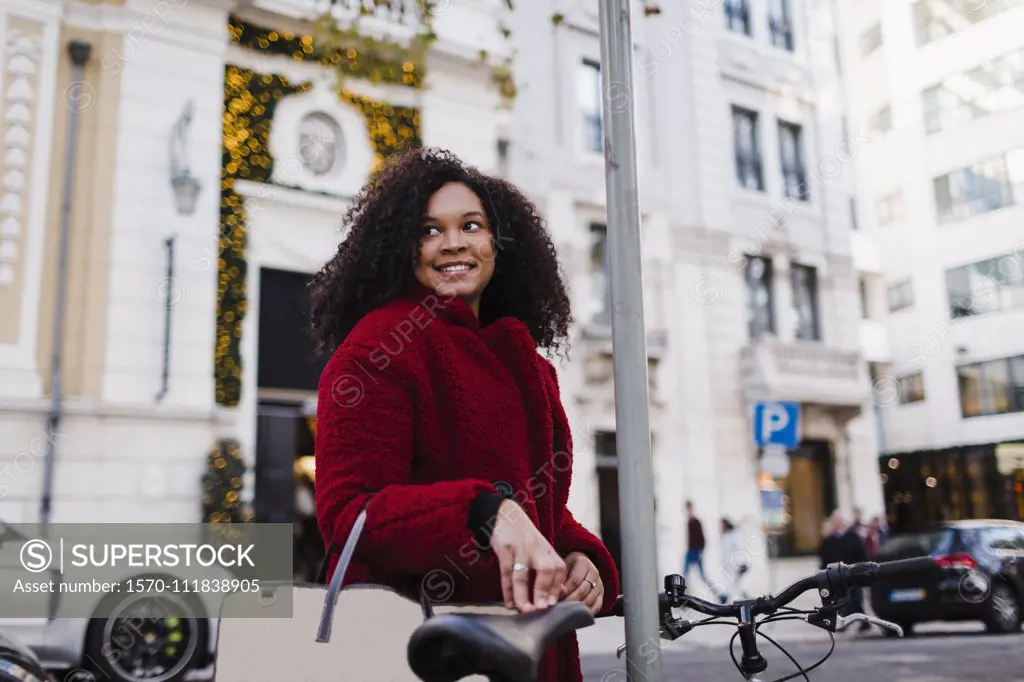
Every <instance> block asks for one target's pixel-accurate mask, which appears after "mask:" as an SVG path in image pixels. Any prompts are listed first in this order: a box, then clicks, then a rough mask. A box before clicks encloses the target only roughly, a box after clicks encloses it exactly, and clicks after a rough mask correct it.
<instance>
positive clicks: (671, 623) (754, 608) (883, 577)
mask: <svg viewBox="0 0 1024 682" xmlns="http://www.w3.org/2000/svg"><path fill="white" fill-rule="evenodd" d="M933 568H934V564H933V563H932V560H931V558H930V557H922V558H919V559H904V560H902V561H890V562H886V563H882V564H878V563H875V562H873V561H865V562H862V563H856V564H850V565H846V564H843V563H834V564H829V565H828V566H827V567H825V568H824V569H822V570H820V571H818V572H817V573H815V574H814V575H813V576H809V577H807V578H802V579H800V580H798V581H796V582H795V583H793V584H792V585H789V586H788V587H786V588H785V589H784V590H782V592H780V593H779V595H778V596H775V597H773V596H771V595H766V596H763V597H758V598H757V599H750V600H744V601H739V602H734V603H732V604H712V603H710V602H706V601H704V600H703V599H698V598H697V597H692V596H690V595H688V594H686V581H685V580H684V579H683V577H682V576H680V575H670V576H666V577H665V591H664V592H662V593H660V594H659V595H658V612H659V614H660V621H661V633H662V638H663V639H669V640H674V639H677V638H678V637H681V636H682V635H684V634H686V633H687V632H689V631H690V630H692V629H693V628H694V627H695V626H696V625H700V624H701V623H694V622H692V621H689V620H683V619H678V618H674V617H673V615H672V609H673V607H676V608H679V607H689V608H691V609H693V610H694V611H699V612H700V613H703V614H705V615H708V616H712V617H713V618H736V619H737V621H738V623H737V634H736V636H737V637H739V640H740V645H741V647H742V649H743V656H742V658H741V659H740V661H738V662H737V661H736V659H735V658H734V659H733V661H734V662H736V666H737V668H738V669H739V670H740V672H741V673H743V674H744V675H746V676H747V677H748V678H749V677H750V676H752V675H756V674H758V673H760V672H763V671H764V670H765V669H766V668H767V667H768V662H767V661H766V660H765V658H764V656H762V655H761V654H760V652H758V650H757V634H758V632H757V628H758V626H759V623H758V621H757V620H756V617H757V616H759V615H767V616H769V617H770V616H773V615H774V614H775V613H776V612H778V611H779V610H780V609H782V608H784V607H786V606H787V605H788V604H790V603H791V602H793V601H794V600H796V598H797V597H799V596H800V595H802V594H804V593H805V592H808V591H810V590H817V591H818V595H819V596H820V597H821V607H820V608H816V609H815V610H814V611H813V612H806V613H807V616H806V620H807V622H808V623H811V624H813V625H816V626H818V627H822V628H824V629H826V630H828V631H829V632H835V631H836V628H837V626H838V624H839V622H840V621H841V620H842V619H840V618H838V613H837V612H838V611H839V608H840V607H841V606H842V605H843V604H844V603H846V601H845V600H846V599H848V597H849V594H850V590H851V589H853V588H857V587H868V586H870V585H874V584H875V583H879V582H884V581H887V580H890V579H893V578H898V577H903V576H913V575H919V574H921V573H924V572H926V571H929V570H931V569H933ZM613 612H614V614H615V615H617V616H622V615H624V612H625V602H624V601H623V598H622V597H621V596H620V597H619V598H618V600H617V601H616V603H615V608H614V610H613ZM799 613H805V612H799ZM768 620H769V621H770V620H771V618H768ZM761 622H764V621H761ZM624 648H625V646H623V648H622V649H620V652H621V651H622V650H624ZM826 658H827V656H826ZM823 660H824V659H823ZM783 679H786V678H783Z"/></svg>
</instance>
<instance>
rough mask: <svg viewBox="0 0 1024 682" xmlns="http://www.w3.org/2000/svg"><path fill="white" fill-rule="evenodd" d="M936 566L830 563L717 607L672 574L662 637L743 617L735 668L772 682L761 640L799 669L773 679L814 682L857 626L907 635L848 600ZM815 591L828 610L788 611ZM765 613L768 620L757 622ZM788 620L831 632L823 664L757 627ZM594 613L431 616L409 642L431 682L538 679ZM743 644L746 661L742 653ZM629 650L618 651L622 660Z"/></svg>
mask: <svg viewBox="0 0 1024 682" xmlns="http://www.w3.org/2000/svg"><path fill="white" fill-rule="evenodd" d="M932 569H934V564H933V563H932V561H931V559H930V558H928V557H923V558H917V559H905V560H902V561H891V562H887V563H882V564H878V563H875V562H863V563H857V564H850V565H846V564H842V563H836V564H830V565H829V566H827V567H826V568H824V569H822V570H820V571H818V572H817V573H815V574H814V575H813V576H810V577H807V578H803V579H801V580H798V581H796V582H795V583H793V584H792V585H790V586H789V587H787V588H785V589H784V590H782V592H780V593H779V595H778V596H777V597H773V596H771V595H765V596H762V597H758V598H756V599H749V600H742V601H736V602H733V603H731V604H712V603H710V602H707V601H704V600H702V599H698V598H697V597H692V596H689V595H687V594H686V581H685V579H684V578H683V577H682V576H680V575H675V574H673V575H668V576H666V577H665V591H664V592H661V593H660V594H659V595H658V611H659V620H660V631H661V638H662V639H664V640H667V641H674V640H676V639H678V638H680V637H682V636H683V635H685V634H686V633H688V632H690V631H692V630H693V629H694V628H696V627H700V626H704V625H711V624H719V625H722V624H728V623H724V622H723V621H721V619H723V618H735V619H736V620H737V624H736V633H735V634H733V637H732V639H731V640H730V641H729V653H730V656H731V657H732V661H733V664H734V665H735V666H736V669H737V670H738V671H739V672H740V674H741V675H743V678H744V679H745V680H747V682H766V680H765V678H763V677H762V673H764V672H765V670H767V668H768V662H767V661H766V660H765V658H764V656H762V655H761V653H760V651H758V647H757V637H758V636H760V637H762V638H764V639H766V640H767V641H768V642H770V643H771V644H772V645H774V646H775V647H776V648H778V649H779V650H780V651H782V653H783V654H785V655H786V656H787V657H788V658H789V660H790V661H792V662H793V664H794V665H796V666H797V672H795V673H791V674H789V675H786V676H784V677H780V678H778V679H776V680H772V681H771V682H786V681H787V680H791V679H794V678H797V677H801V676H802V677H803V678H804V680H808V681H809V680H810V678H809V677H808V676H807V673H809V672H811V671H812V670H814V669H816V668H818V667H820V666H821V665H822V664H823V663H825V661H827V660H828V659H829V657H830V656H831V655H832V653H833V652H834V651H835V635H834V633H835V632H836V631H837V630H842V629H844V628H845V627H846V626H848V625H849V624H851V623H854V622H857V621H867V622H869V623H873V624H875V625H877V626H879V627H881V628H884V629H887V630H891V631H892V632H893V633H895V634H896V636H898V637H902V636H903V630H902V629H901V628H900V627H899V626H898V625H896V624H894V623H889V622H887V621H884V620H881V619H878V618H874V617H872V616H868V615H866V614H863V613H857V614H853V615H851V616H849V617H843V616H840V615H839V610H840V609H841V608H843V606H845V605H846V604H848V603H849V598H850V590H851V589H853V588H857V587H869V586H871V585H874V584H875V583H882V582H885V581H886V580H888V579H893V578H898V577H902V576H910V575H918V574H920V573H923V572H926V571H929V570H932ZM811 590H816V591H817V594H818V596H819V597H820V598H821V606H820V607H816V608H814V609H811V610H808V611H801V610H798V609H793V608H790V607H789V604H790V603H791V602H793V601H794V600H795V599H797V597H799V596H801V595H802V594H804V593H805V592H808V591H811ZM685 607H689V608H690V609H693V610H694V611H698V612H700V613H703V614H705V615H707V616H710V617H709V618H705V619H702V620H699V621H696V622H693V621H689V620H684V619H682V618H676V617H675V616H674V615H673V611H672V610H673V609H674V608H685ZM624 610H625V600H624V597H623V596H619V598H618V601H617V602H616V605H615V608H614V611H613V613H612V614H608V615H613V616H622V615H623V614H624ZM758 616H762V618H761V620H757V618H758ZM781 620H803V621H805V622H807V623H809V624H810V625H813V626H815V627H818V628H821V629H822V630H825V631H826V632H827V633H828V634H829V638H830V640H831V646H830V647H829V650H828V653H826V654H825V655H824V656H823V657H822V658H821V660H819V661H817V662H816V663H814V664H813V665H811V666H809V667H807V668H804V667H802V666H801V665H800V663H799V662H798V661H797V660H796V659H795V658H793V656H792V655H790V654H789V652H788V651H786V650H785V648H783V647H782V645H781V644H779V643H778V642H776V641H775V640H774V639H773V638H771V637H769V636H768V635H767V634H765V633H763V632H759V631H758V628H759V627H760V626H762V625H765V624H766V623H772V622H778V621H781ZM593 623H594V616H593V615H592V614H591V613H590V611H589V609H587V607H586V606H584V605H583V604H580V603H577V602H573V603H569V602H562V603H560V604H557V605H555V606H553V607H551V608H549V609H546V610H544V611H537V612H534V613H527V614H518V615H514V616H508V615H490V614H486V615H485V614H442V615H437V616H432V617H430V618H428V619H427V621H426V622H424V623H423V625H421V626H419V627H418V628H417V629H416V630H415V631H414V632H413V635H412V637H411V638H410V640H409V646H408V652H407V655H408V661H409V665H410V667H411V668H412V671H413V672H414V673H415V674H416V675H417V676H418V677H419V678H420V679H421V680H423V681H424V682H456V680H461V679H463V678H465V677H469V676H471V675H483V676H485V677H487V679H489V680H491V682H535V680H536V674H537V669H538V666H539V663H540V661H541V658H542V657H543V655H544V652H545V651H546V649H547V647H548V646H549V645H550V644H551V643H553V642H554V641H555V640H556V639H557V638H558V637H561V636H562V635H564V634H567V633H568V632H571V631H572V630H576V629H579V628H582V627H587V626H588V625H593ZM736 639H739V640H740V647H741V649H742V657H741V658H740V659H739V660H737V658H736V654H735V650H734V648H735V642H736ZM625 648H626V647H625V645H623V646H622V647H620V648H619V649H618V651H617V652H616V655H617V656H618V657H620V658H621V657H622V654H623V652H624V651H625Z"/></svg>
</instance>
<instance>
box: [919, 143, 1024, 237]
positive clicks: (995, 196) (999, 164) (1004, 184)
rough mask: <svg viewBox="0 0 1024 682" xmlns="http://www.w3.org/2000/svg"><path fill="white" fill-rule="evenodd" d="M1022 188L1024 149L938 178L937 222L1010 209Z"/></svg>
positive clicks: (990, 158)
mask: <svg viewBox="0 0 1024 682" xmlns="http://www.w3.org/2000/svg"><path fill="white" fill-rule="evenodd" d="M1022 184H1024V148H1022V149H1015V150H1013V151H1011V152H1008V153H1006V154H1001V155H999V156H993V157H989V158H987V159H982V160H981V161H978V162H977V163H975V164H972V165H970V166H967V167H966V168H961V169H958V170H955V171H953V172H952V173H947V174H946V175H942V176H939V177H937V178H935V180H934V187H935V211H936V214H937V215H936V219H937V220H938V222H939V224H940V225H942V224H946V223H953V222H957V221H960V220H966V219H968V218H971V217H974V216H977V215H982V214H984V213H989V212H991V211H996V210H999V209H1001V208H1005V207H1007V206H1011V205H1013V204H1014V203H1016V202H1017V201H1018V199H1017V194H1018V193H1019V192H1020V191H1021V190H1024V187H1018V185H1022Z"/></svg>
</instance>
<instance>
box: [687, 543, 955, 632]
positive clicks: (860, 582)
mask: <svg viewBox="0 0 1024 682" xmlns="http://www.w3.org/2000/svg"><path fill="white" fill-rule="evenodd" d="M934 567H935V565H934V564H933V563H932V560H931V558H930V557H921V558H917V559H903V560H900V561H889V562H885V563H881V564H879V563H875V562H873V561H865V562H862V563H857V564H850V565H846V564H842V563H839V564H832V565H830V566H828V567H827V568H824V569H822V570H820V571H818V572H817V573H816V574H814V575H813V576H810V577H807V578H802V579H800V580H798V581H796V582H795V583H793V584H792V585H790V586H789V587H786V588H785V589H784V590H782V592H780V593H779V595H778V596H776V597H772V596H770V595H769V596H766V597H761V598H759V599H755V600H753V602H752V603H751V602H738V603H735V604H712V603H709V602H706V601H704V600H702V599H697V598H696V597H691V596H688V595H687V596H685V597H684V598H683V600H684V604H685V605H686V606H689V607H690V608H692V609H694V610H695V611H700V612H701V613H704V614H706V615H709V616H724V617H730V616H733V617H739V618H742V617H743V615H744V614H743V609H744V606H748V607H749V612H748V615H747V616H746V617H747V618H752V617H754V616H758V615H762V614H772V613H775V612H776V611H778V610H779V609H781V608H783V607H784V606H787V605H788V604H790V603H791V602H793V601H795V600H796V599H797V597H799V596H801V595H802V594H804V593H805V592H809V591H810V590H813V589H817V590H819V592H820V594H821V597H822V601H823V602H824V601H826V600H828V599H829V598H830V597H833V596H845V595H846V593H847V592H848V590H849V589H851V588H855V587H870V586H871V585H874V584H875V583H879V582H885V581H887V580H891V579H893V578H900V577H904V576H913V575H918V574H920V573H922V572H924V571H928V570H931V569H933V568H934Z"/></svg>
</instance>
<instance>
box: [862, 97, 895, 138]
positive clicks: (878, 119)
mask: <svg viewBox="0 0 1024 682" xmlns="http://www.w3.org/2000/svg"><path fill="white" fill-rule="evenodd" d="M868 130H869V131H870V132H872V133H874V134H875V135H884V134H885V133H887V132H889V131H890V130H892V107H890V106H889V105H888V104H886V105H885V106H884V107H882V108H881V109H879V110H878V111H876V112H875V113H874V114H872V115H871V118H869V119H868Z"/></svg>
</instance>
